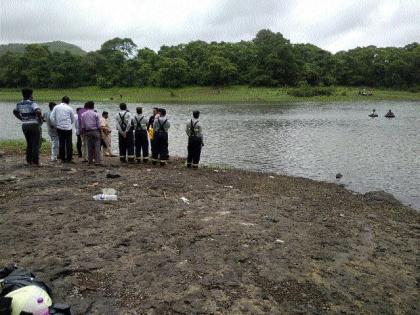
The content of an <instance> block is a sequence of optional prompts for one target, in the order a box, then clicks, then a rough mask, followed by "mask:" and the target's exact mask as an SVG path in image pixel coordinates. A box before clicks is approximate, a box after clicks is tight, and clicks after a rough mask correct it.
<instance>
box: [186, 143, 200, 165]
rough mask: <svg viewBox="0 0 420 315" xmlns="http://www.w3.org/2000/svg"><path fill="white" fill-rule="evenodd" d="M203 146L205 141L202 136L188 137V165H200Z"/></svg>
mask: <svg viewBox="0 0 420 315" xmlns="http://www.w3.org/2000/svg"><path fill="white" fill-rule="evenodd" d="M202 146H203V141H202V139H201V138H200V137H195V136H191V137H188V157H187V166H191V163H192V165H193V166H198V163H199V162H200V155H201V147H202Z"/></svg>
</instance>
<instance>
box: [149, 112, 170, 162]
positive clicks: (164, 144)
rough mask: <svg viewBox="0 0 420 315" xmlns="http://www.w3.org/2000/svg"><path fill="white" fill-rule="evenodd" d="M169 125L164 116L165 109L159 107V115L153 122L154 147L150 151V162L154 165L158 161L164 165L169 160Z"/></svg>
mask: <svg viewBox="0 0 420 315" xmlns="http://www.w3.org/2000/svg"><path fill="white" fill-rule="evenodd" d="M170 127H171V124H170V123H169V121H168V119H167V118H166V110H165V109H164V108H161V109H159V117H158V118H156V119H155V120H154V122H153V130H154V149H153V151H152V163H153V165H156V164H157V162H158V161H159V163H160V166H165V165H166V162H167V161H168V160H169V150H168V130H169V128H170Z"/></svg>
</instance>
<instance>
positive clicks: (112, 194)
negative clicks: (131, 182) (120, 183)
mask: <svg viewBox="0 0 420 315" xmlns="http://www.w3.org/2000/svg"><path fill="white" fill-rule="evenodd" d="M93 199H94V200H97V201H116V200H118V196H117V191H116V190H115V189H114V188H104V189H102V194H99V195H95V196H93Z"/></svg>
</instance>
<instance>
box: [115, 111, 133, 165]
mask: <svg viewBox="0 0 420 315" xmlns="http://www.w3.org/2000/svg"><path fill="white" fill-rule="evenodd" d="M115 120H116V122H117V130H118V145H119V149H120V161H121V162H122V163H126V162H127V160H128V162H130V163H133V162H134V134H133V117H132V115H131V113H130V112H129V111H128V110H127V104H125V103H121V104H120V112H119V113H118V114H117V116H116V117H115Z"/></svg>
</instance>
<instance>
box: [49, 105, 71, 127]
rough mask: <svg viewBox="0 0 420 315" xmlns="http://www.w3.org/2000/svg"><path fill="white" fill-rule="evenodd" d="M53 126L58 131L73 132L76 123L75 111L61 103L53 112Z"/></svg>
mask: <svg viewBox="0 0 420 315" xmlns="http://www.w3.org/2000/svg"><path fill="white" fill-rule="evenodd" d="M50 119H51V124H52V125H53V126H55V127H56V128H57V129H61V130H72V129H73V123H74V112H73V109H72V108H71V107H70V106H69V105H67V104H65V103H61V104H58V105H57V106H55V107H54V109H53V111H52V112H51V117H50Z"/></svg>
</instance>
